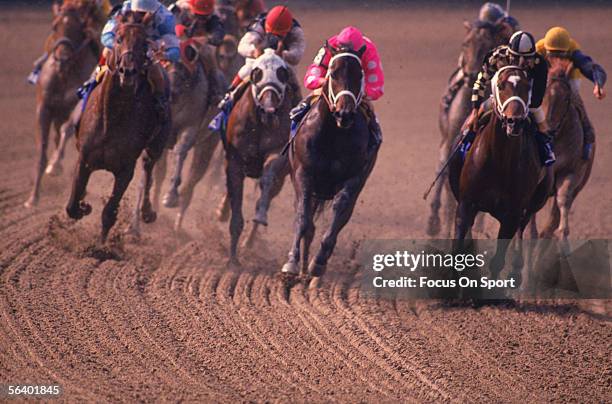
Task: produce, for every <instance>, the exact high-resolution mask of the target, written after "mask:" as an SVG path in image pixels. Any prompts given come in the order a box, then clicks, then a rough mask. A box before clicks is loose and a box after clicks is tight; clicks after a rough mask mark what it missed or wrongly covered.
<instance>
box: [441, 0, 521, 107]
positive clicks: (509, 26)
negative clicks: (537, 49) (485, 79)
mask: <svg viewBox="0 0 612 404" xmlns="http://www.w3.org/2000/svg"><path fill="white" fill-rule="evenodd" d="M471 26H473V27H476V28H484V29H487V30H489V32H491V34H493V35H494V36H497V37H499V38H502V39H504V41H507V40H509V39H510V37H511V36H512V34H513V33H514V32H516V31H518V30H519V22H518V21H517V20H516V18H514V17H512V16H511V15H508V13H506V11H505V10H504V9H503V8H502V7H501V6H500V5H499V4H496V3H485V4H483V5H482V7H480V11H479V12H478V19H477V20H476V21H474V23H472V25H471ZM463 64H464V63H463V53H461V54H460V55H459V61H458V63H457V68H456V69H455V71H454V72H453V74H452V75H451V77H450V79H449V82H448V87H447V89H446V94H444V95H443V96H442V107H443V108H444V110H445V111H447V112H448V110H449V108H450V106H451V104H452V102H453V100H454V99H455V96H456V95H457V93H458V92H459V89H460V88H461V87H462V86H463V84H464V81H465V80H469V77H468V76H467V75H466V74H465V72H464V71H463Z"/></svg>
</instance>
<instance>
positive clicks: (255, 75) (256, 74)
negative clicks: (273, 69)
mask: <svg viewBox="0 0 612 404" xmlns="http://www.w3.org/2000/svg"><path fill="white" fill-rule="evenodd" d="M261 79H263V71H262V70H261V69H260V68H256V69H254V70H253V71H252V72H251V81H252V82H253V83H259V82H260V81H261Z"/></svg>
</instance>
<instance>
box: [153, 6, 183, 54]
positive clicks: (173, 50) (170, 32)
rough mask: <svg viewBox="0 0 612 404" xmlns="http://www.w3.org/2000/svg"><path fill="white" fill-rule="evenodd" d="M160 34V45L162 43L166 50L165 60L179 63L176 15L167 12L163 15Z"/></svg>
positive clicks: (159, 29) (159, 27)
mask: <svg viewBox="0 0 612 404" xmlns="http://www.w3.org/2000/svg"><path fill="white" fill-rule="evenodd" d="M157 30H158V32H159V36H160V38H159V40H158V41H157V42H158V43H160V42H161V45H163V49H164V58H165V59H166V60H169V61H171V62H178V60H179V59H180V55H181V53H180V50H179V40H178V38H177V37H176V24H175V19H174V15H173V14H172V13H170V12H167V13H166V14H164V15H163V19H162V22H161V23H160V25H159V26H158V27H157Z"/></svg>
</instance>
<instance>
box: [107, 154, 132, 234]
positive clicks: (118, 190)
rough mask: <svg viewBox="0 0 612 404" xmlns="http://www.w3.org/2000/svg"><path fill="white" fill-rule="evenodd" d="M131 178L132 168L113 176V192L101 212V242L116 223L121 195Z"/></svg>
mask: <svg viewBox="0 0 612 404" xmlns="http://www.w3.org/2000/svg"><path fill="white" fill-rule="evenodd" d="M132 177H134V166H133V165H132V166H131V167H129V168H127V169H125V170H124V171H122V172H120V173H118V174H115V183H114V185H113V192H112V194H111V196H110V198H109V199H108V202H106V205H104V209H103V210H102V237H101V238H102V242H103V243H104V242H106V239H107V238H108V233H109V231H110V229H111V228H112V227H113V225H114V224H115V222H116V221H117V213H118V210H119V203H120V202H121V199H122V198H123V194H124V193H125V190H126V189H127V187H128V185H130V181H132Z"/></svg>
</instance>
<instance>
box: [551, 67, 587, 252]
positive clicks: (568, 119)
mask: <svg viewBox="0 0 612 404" xmlns="http://www.w3.org/2000/svg"><path fill="white" fill-rule="evenodd" d="M549 59H550V64H551V68H550V69H549V71H548V86H547V87H546V95H545V97H544V102H543V104H542V105H543V107H544V110H545V111H546V115H547V119H548V122H549V124H550V125H551V127H552V128H553V129H554V132H555V133H556V135H555V153H556V155H557V161H556V163H555V164H554V165H553V172H554V176H555V195H554V199H553V203H552V208H551V211H550V218H549V221H548V224H547V225H546V227H545V229H544V230H543V232H542V234H541V236H542V237H543V238H550V237H552V236H553V235H555V236H557V237H558V238H559V239H563V240H567V238H568V236H569V231H570V227H569V212H570V209H571V207H572V204H573V203H574V200H575V199H576V197H577V196H578V193H580V191H581V190H582V188H584V186H585V185H586V183H587V181H588V180H589V176H590V175H591V169H592V167H593V160H594V159H588V160H584V159H582V158H581V151H582V146H583V142H584V134H583V132H582V124H581V121H580V116H579V112H578V109H577V108H576V106H575V101H574V99H575V97H578V96H579V95H578V94H573V91H572V88H571V86H570V82H569V73H570V72H571V70H572V68H573V65H572V63H571V62H570V61H568V60H564V59H559V58H549ZM593 146H595V145H593Z"/></svg>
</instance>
